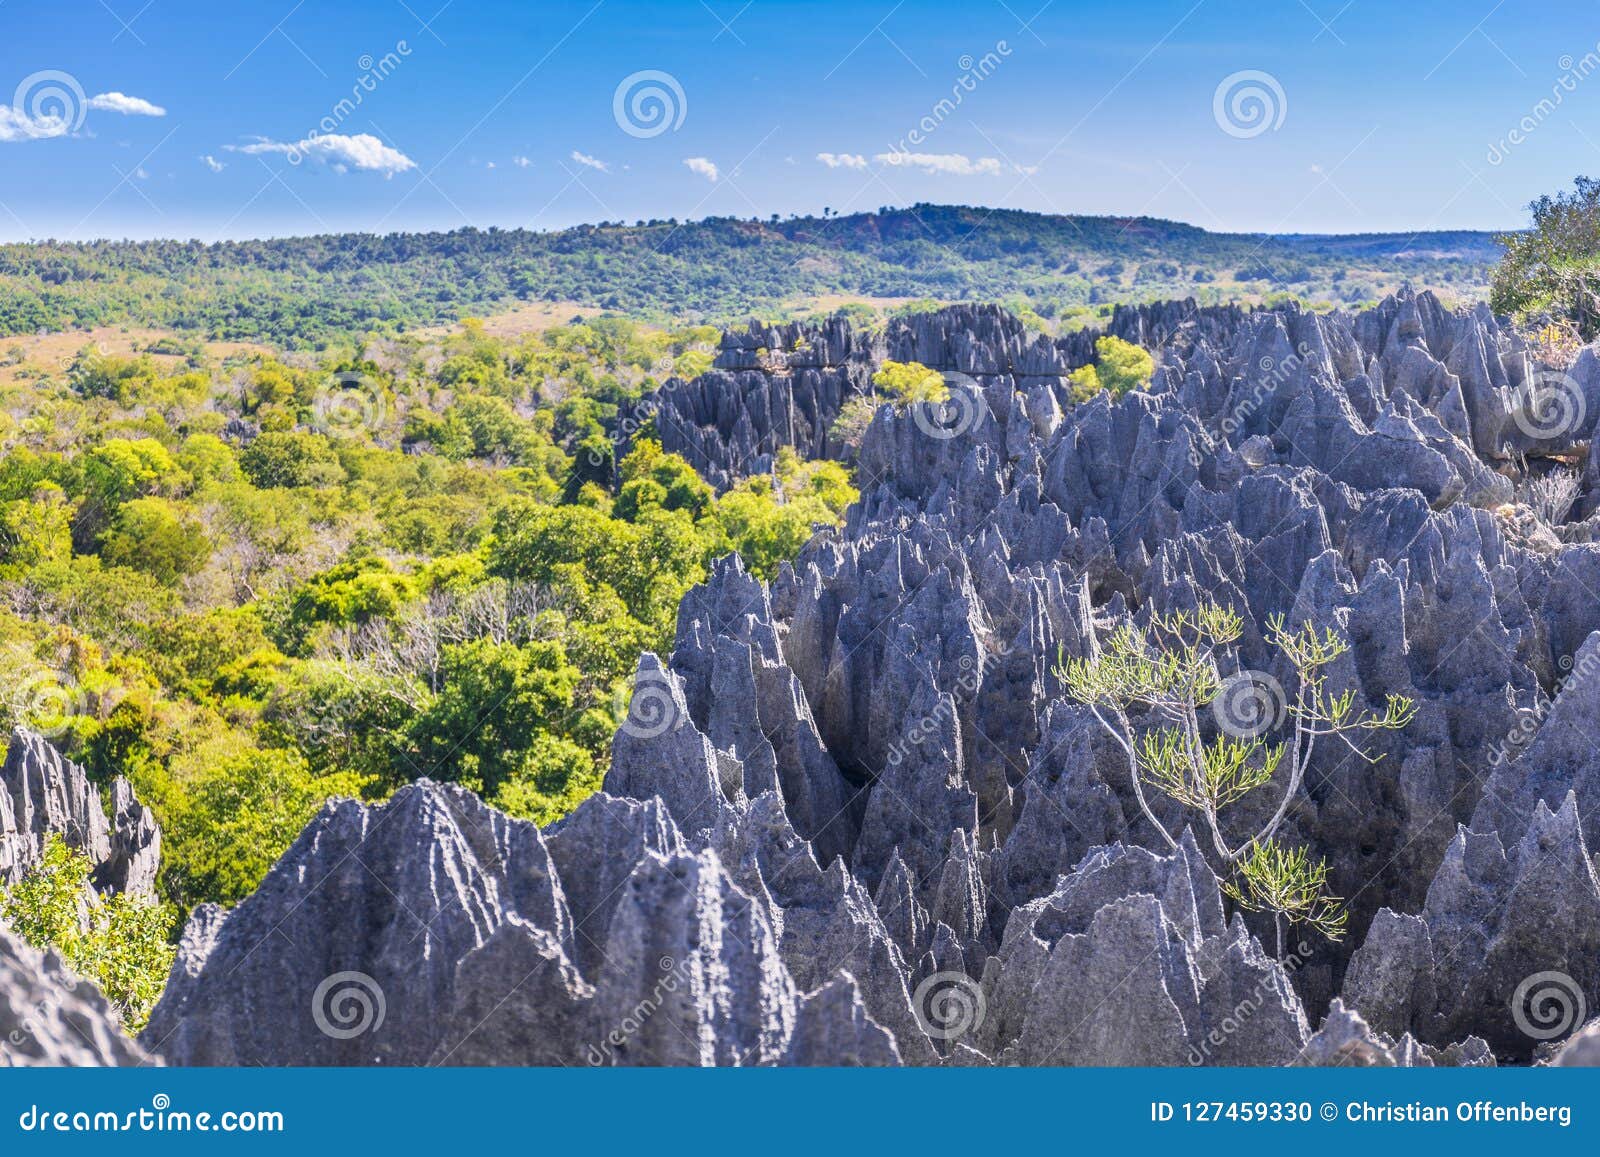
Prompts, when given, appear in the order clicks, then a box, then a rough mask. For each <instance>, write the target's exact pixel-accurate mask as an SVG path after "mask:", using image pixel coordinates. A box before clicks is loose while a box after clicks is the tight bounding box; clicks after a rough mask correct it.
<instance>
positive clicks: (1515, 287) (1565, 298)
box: [1489, 177, 1600, 341]
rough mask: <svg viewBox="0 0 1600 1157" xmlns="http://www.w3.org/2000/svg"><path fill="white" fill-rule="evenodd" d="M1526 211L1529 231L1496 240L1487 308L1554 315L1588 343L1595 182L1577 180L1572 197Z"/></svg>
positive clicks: (1593, 305)
mask: <svg viewBox="0 0 1600 1157" xmlns="http://www.w3.org/2000/svg"><path fill="white" fill-rule="evenodd" d="M1528 208H1529V209H1530V210H1531V211H1532V213H1533V226H1532V228H1530V229H1527V230H1524V231H1521V232H1517V233H1505V234H1502V235H1501V236H1499V237H1497V238H1496V240H1497V241H1499V243H1500V244H1501V245H1502V246H1504V247H1505V256H1504V257H1502V258H1501V259H1500V264H1499V265H1497V266H1496V267H1495V270H1494V273H1493V275H1492V277H1491V278H1490V284H1489V305H1490V308H1492V309H1493V310H1494V311H1495V312H1496V313H1503V314H1510V315H1513V316H1517V317H1525V316H1527V315H1529V314H1534V313H1550V314H1554V315H1555V316H1557V317H1559V318H1561V319H1562V320H1563V321H1565V322H1567V323H1569V324H1571V325H1572V326H1573V327H1575V328H1576V330H1577V332H1578V335H1579V336H1580V337H1581V338H1582V339H1583V340H1584V341H1592V340H1593V339H1594V338H1595V337H1596V336H1600V181H1596V180H1594V179H1593V178H1590V177H1579V178H1577V179H1576V180H1575V181H1574V182H1573V189H1572V192H1570V193H1557V194H1555V195H1554V196H1544V197H1540V198H1539V199H1538V200H1537V201H1534V202H1533V203H1532V204H1531V205H1529V206H1528Z"/></svg>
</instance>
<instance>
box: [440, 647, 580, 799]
mask: <svg viewBox="0 0 1600 1157" xmlns="http://www.w3.org/2000/svg"><path fill="white" fill-rule="evenodd" d="M440 666H441V673H442V676H443V680H444V689H443V690H442V691H441V692H440V693H439V696H438V698H437V699H435V700H434V701H433V703H432V704H431V705H430V706H429V707H427V708H426V709H425V710H424V711H423V712H422V713H421V714H420V715H419V716H418V717H417V720H416V724H415V727H414V731H413V734H414V736H415V740H416V744H417V749H418V753H419V758H418V765H419V767H420V769H421V770H422V771H423V772H424V773H425V774H428V775H432V776H438V777H440V778H443V779H449V780H454V781H456V782H458V783H462V784H465V785H467V786H468V787H471V788H473V789H475V790H477V791H481V792H485V793H487V794H493V793H495V792H497V791H498V790H499V789H500V785H501V784H502V783H504V782H505V781H506V780H508V779H510V778H512V777H514V776H516V775H517V774H518V771H519V770H520V769H521V768H522V766H523V762H524V758H525V756H524V753H525V752H527V751H528V750H529V749H530V748H531V747H532V746H533V744H534V740H535V739H536V738H537V737H538V736H539V735H540V733H542V732H546V731H552V732H559V731H560V730H561V729H562V728H563V726H564V725H565V724H566V722H567V719H568V716H569V715H570V713H571V711H572V704H573V694H574V692H575V691H576V689H577V685H578V678H579V672H578V669H577V668H576V667H574V666H573V665H572V664H571V663H570V662H568V661H567V653H566V649H565V648H564V647H563V646H562V645H561V644H560V643H557V642H533V643H528V644H524V645H522V646H518V645H516V644H512V643H497V642H494V641H493V640H491V639H473V640H471V641H469V642H465V643H456V644H452V645H450V646H447V647H445V648H444V651H443V655H442V658H441V665H440Z"/></svg>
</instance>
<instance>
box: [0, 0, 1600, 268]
mask: <svg viewBox="0 0 1600 1157" xmlns="http://www.w3.org/2000/svg"><path fill="white" fill-rule="evenodd" d="M363 78H365V79H366V86H365V87H363V85H362V81H363ZM629 78H633V81H632V85H631V86H628V85H626V84H625V82H627V81H628V80H629ZM651 89H653V90H655V92H656V93H657V94H661V95H663V96H664V99H665V102H666V104H667V105H668V106H670V111H669V112H668V113H667V114H666V117H665V120H661V119H651V114H652V111H655V112H657V113H659V111H660V109H661V107H662V106H661V104H660V102H653V101H652V100H651V99H650V92H649V91H647V90H651ZM619 90H620V93H621V98H620V105H619ZM358 91H359V92H360V100H359V101H356V100H355V99H354V98H353V94H354V93H355V92H358ZM13 92H15V93H16V96H15V98H12V97H11V94H12V93H13ZM641 92H642V93H643V95H642V97H641V103H640V104H639V106H638V107H637V108H634V106H633V105H632V103H631V102H630V99H629V98H630V96H631V95H634V94H638V93H641ZM956 92H959V93H960V100H959V102H956V101H955V100H954V99H953V94H954V93H956ZM1235 96H1237V97H1238V101H1237V102H1235V101H1234V100H1233V98H1234V97H1235ZM1558 97H1559V99H1557V98H1558ZM1257 98H1259V99H1257ZM8 100H9V101H10V103H9V104H7V101H8ZM941 101H944V102H945V103H944V104H942V105H941V103H940V102H941ZM341 102H342V103H341ZM1541 102H1544V103H1543V104H1541ZM619 108H620V113H619ZM819 157H825V158H827V159H819ZM1579 172H1584V173H1596V174H1600V5H1597V4H1594V3H1592V2H1591V3H1585V4H1578V3H1546V4H1538V5H1529V4H1523V5H1520V6H1519V5H1517V4H1514V3H1505V2H1502V3H1499V4H1498V5H1497V4H1496V3H1495V0H1457V2H1455V3H1448V4H1447V3H1423V2H1413V3H1408V4H1396V3H1389V2H1384V0H1349V2H1348V3H1347V2H1346V0H1270V2H1261V0H1258V2H1256V3H1243V2H1238V0H1198V2H1197V0H1177V2H1175V3H1167V2H1155V3H1131V2H1127V0H1124V2H1123V3H1119V4H1090V3H1075V2H1070V0H1054V2H1050V3H1046V2H1045V0H968V2H967V3H960V4H955V3H942V2H933V0H927V2H921V0H904V2H903V3H898V4H897V3H896V2H895V0H856V2H853V3H822V2H811V3H800V2H795V0H751V2H750V3H746V2H745V0H704V2H703V3H702V2H701V0H689V2H687V3H677V2H674V3H655V4H648V3H639V2H636V0H598V2H597V0H577V2H575V3H567V2H565V0H553V2H540V3H516V4H513V3H498V2H488V0H453V2H449V3H447V2H446V0H403V2H402V0H356V2H346V3H338V4H333V3H325V2H318V0H303V2H302V3H299V4H296V3H295V0H272V2H268V3H255V2H249V0H209V2H205V3H200V2H195V0H148V2H147V0H87V2H83V0H50V2H42V0H4V2H0V238H4V239H8V240H20V239H27V238H40V237H46V236H53V237H58V238H71V239H75V240H84V239H89V238H96V237H124V236H127V237H152V236H154V237H185V238H186V237H201V238H205V239H214V238H219V237H254V236H269V235H286V234H304V233H316V232H326V231H333V230H370V231H376V232H390V231H394V230H402V229H407V230H412V229H428V230H432V229H451V228H456V227H460V226H463V225H469V224H471V225H477V226H480V227H488V226H491V225H499V226H528V227H533V228H558V227H562V226H566V225H571V224H574V223H578V222H585V221H597V220H626V221H633V220H635V219H638V218H651V217H669V216H673V217H678V218H685V217H696V218H698V217H703V216H707V215H712V214H718V215H725V214H731V215H737V216H753V215H761V216H765V215H768V214H770V213H779V214H783V215H787V214H789V213H792V212H797V213H816V212H820V211H821V210H822V209H823V207H824V206H828V207H831V208H833V209H834V210H836V211H839V212H850V211H858V210H871V209H876V208H877V207H879V206H880V205H905V204H910V203H912V202H916V201H935V202H955V203H965V204H983V205H1001V206H1008V207H1015V208H1023V209H1033V210H1039V211H1043V212H1060V213H1116V214H1135V213H1145V214H1150V215H1154V216H1162V217H1170V218H1175V219H1179V220H1184V221H1190V222H1193V223H1195V224H1197V225H1201V226H1204V227H1206V228H1210V229H1227V230H1249V231H1256V230H1265V231H1273V232H1352V231H1368V230H1414V229H1423V228H1434V229H1449V228H1501V227H1507V226H1514V225H1517V224H1520V223H1522V221H1523V219H1524V213H1523V209H1522V207H1523V206H1524V205H1525V204H1526V203H1527V201H1528V200H1529V199H1530V198H1532V197H1533V196H1535V195H1537V194H1539V193H1541V192H1545V191H1550V190H1554V189H1556V188H1560V187H1562V186H1565V185H1566V184H1568V183H1569V182H1570V180H1571V178H1572V177H1573V176H1574V175H1575V174H1576V173H1579Z"/></svg>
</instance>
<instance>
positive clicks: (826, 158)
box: [817, 153, 867, 169]
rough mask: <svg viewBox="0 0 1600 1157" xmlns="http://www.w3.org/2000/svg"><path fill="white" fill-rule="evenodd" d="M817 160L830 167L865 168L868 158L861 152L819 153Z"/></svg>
mask: <svg viewBox="0 0 1600 1157" xmlns="http://www.w3.org/2000/svg"><path fill="white" fill-rule="evenodd" d="M817 160H819V161H821V162H822V163H823V164H824V165H827V166H828V168H830V169H864V168H866V167H867V158H866V157H863V156H862V155H861V154H860V153H818V154H817Z"/></svg>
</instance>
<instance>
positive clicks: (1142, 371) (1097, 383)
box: [1067, 334, 1156, 402]
mask: <svg viewBox="0 0 1600 1157" xmlns="http://www.w3.org/2000/svg"><path fill="white" fill-rule="evenodd" d="M1094 352H1095V356H1096V361H1095V363H1094V364H1093V365H1088V366H1080V367H1079V368H1077V369H1075V370H1073V371H1072V372H1071V373H1070V374H1068V375H1067V380H1068V381H1069V382H1071V383H1072V385H1071V387H1070V389H1069V391H1068V393H1069V396H1070V397H1071V398H1072V400H1073V401H1074V402H1087V401H1088V400H1089V399H1090V398H1092V397H1094V396H1095V395H1096V394H1098V393H1100V392H1102V391H1104V392H1105V393H1107V394H1109V395H1110V396H1111V397H1113V398H1120V397H1122V395H1123V394H1126V393H1127V392H1128V391H1129V390H1132V389H1137V388H1138V387H1139V386H1142V385H1144V384H1145V383H1146V382H1148V381H1149V380H1150V375H1151V374H1153V373H1155V370H1156V363H1155V359H1154V358H1152V357H1151V356H1150V355H1149V354H1148V353H1146V352H1145V351H1144V350H1143V349H1142V348H1141V347H1140V346H1137V345H1135V344H1134V343H1133V342H1131V341H1123V340H1122V339H1121V338H1120V337H1116V336H1114V335H1112V334H1107V335H1106V336H1105V337H1101V338H1096V339H1095V343H1094Z"/></svg>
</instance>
